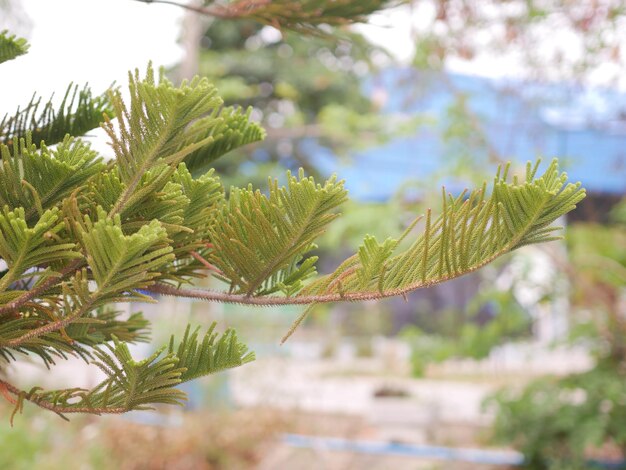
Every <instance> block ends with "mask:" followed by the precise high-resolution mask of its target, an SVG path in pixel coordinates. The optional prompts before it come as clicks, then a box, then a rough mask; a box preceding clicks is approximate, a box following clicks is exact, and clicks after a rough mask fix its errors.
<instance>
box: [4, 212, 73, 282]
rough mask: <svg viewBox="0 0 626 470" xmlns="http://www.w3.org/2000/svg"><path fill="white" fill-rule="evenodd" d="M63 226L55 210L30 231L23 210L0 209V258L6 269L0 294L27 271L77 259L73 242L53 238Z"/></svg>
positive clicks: (43, 215)
mask: <svg viewBox="0 0 626 470" xmlns="http://www.w3.org/2000/svg"><path fill="white" fill-rule="evenodd" d="M64 226H65V224H64V222H62V221H61V220H60V214H59V210H58V209H56V208H54V209H49V210H47V211H46V212H44V213H43V214H42V215H41V217H40V218H39V220H38V221H37V223H36V224H35V225H34V227H32V228H29V227H28V225H27V223H26V217H25V213H24V209H23V208H18V209H16V210H15V211H9V210H8V207H7V206H5V207H4V209H2V210H0V258H2V259H3V260H4V261H5V262H6V263H7V266H8V271H7V272H6V273H5V274H4V276H2V277H1V278H0V293H2V292H4V291H5V290H6V289H8V287H9V286H10V285H11V284H12V283H13V282H15V281H17V280H19V279H20V278H21V276H22V275H23V274H24V272H25V271H27V270H28V269H30V268H34V267H37V266H42V265H43V266H46V265H48V264H49V263H53V262H58V261H64V260H68V259H73V258H77V257H80V254H78V253H77V252H76V251H75V244H74V243H71V242H63V240H62V239H61V240H55V239H54V237H55V236H56V234H57V233H59V232H60V231H61V230H62V229H63V228H64Z"/></svg>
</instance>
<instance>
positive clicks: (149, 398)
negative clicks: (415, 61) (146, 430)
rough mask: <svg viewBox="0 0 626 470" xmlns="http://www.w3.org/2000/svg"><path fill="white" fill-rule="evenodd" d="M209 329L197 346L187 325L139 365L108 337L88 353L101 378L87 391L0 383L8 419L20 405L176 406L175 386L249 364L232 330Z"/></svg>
mask: <svg viewBox="0 0 626 470" xmlns="http://www.w3.org/2000/svg"><path fill="white" fill-rule="evenodd" d="M214 330H215V324H213V325H212V326H211V327H210V328H209V330H208V331H207V333H206V334H205V335H204V337H203V338H202V341H199V337H198V336H199V335H198V329H196V330H195V331H194V332H193V333H190V327H189V326H188V327H187V329H186V331H185V335H184V337H183V340H182V341H181V342H180V343H179V344H178V346H175V341H174V338H173V337H172V339H171V340H170V344H169V348H166V347H162V348H160V349H159V350H157V351H155V352H154V353H153V354H152V355H151V356H150V357H148V358H146V359H144V360H142V361H136V360H134V359H133V358H132V356H131V354H130V351H129V350H128V346H127V345H126V344H125V343H123V342H120V340H119V339H118V338H117V337H115V336H112V337H111V339H112V342H113V344H112V345H111V344H108V343H105V344H104V349H103V348H98V347H96V348H95V350H94V356H95V357H96V360H95V361H94V362H93V363H94V364H95V365H96V366H97V367H98V368H99V369H100V370H102V371H103V372H104V373H105V375H106V376H107V378H106V379H105V380H104V381H103V382H101V383H100V384H98V385H97V386H96V387H94V388H93V389H92V390H85V389H79V388H73V389H62V390H54V391H47V392H46V391H43V390H41V389H40V388H39V387H36V388H34V389H32V390H31V391H29V392H25V391H21V390H19V389H18V388H17V387H15V386H13V385H11V384H10V383H8V382H6V381H0V387H4V390H0V392H4V393H2V394H3V395H5V397H6V392H7V391H8V392H9V393H11V394H12V395H14V396H15V397H16V399H11V397H9V401H11V403H13V404H14V405H15V410H14V413H13V415H15V413H17V412H18V411H19V412H21V411H22V407H23V402H24V400H27V401H31V402H33V403H35V404H36V405H38V406H41V407H42V408H46V409H48V410H51V411H54V412H56V413H58V414H60V415H63V414H65V413H92V414H102V413H124V412H127V411H131V410H145V409H152V405H154V404H175V405H181V404H183V403H184V401H185V400H186V395H185V393H184V392H182V391H180V390H177V389H176V388H174V387H175V386H176V385H178V384H180V383H182V382H185V381H188V380H192V379H196V378H198V377H201V376H205V375H208V374H213V373H216V372H219V371H221V370H224V369H228V368H233V367H237V366H240V365H243V364H246V363H248V362H250V361H252V360H254V354H253V353H250V352H248V348H247V347H246V346H245V345H244V344H242V343H240V342H239V341H238V339H237V336H236V335H235V333H234V332H233V331H232V330H228V331H227V332H225V333H224V334H223V335H222V336H220V337H218V334H217V333H216V332H215V331H214ZM164 352H165V354H163V353H164Z"/></svg>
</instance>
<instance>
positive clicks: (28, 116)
mask: <svg viewBox="0 0 626 470" xmlns="http://www.w3.org/2000/svg"><path fill="white" fill-rule="evenodd" d="M53 98H54V95H53V96H51V97H50V99H49V100H48V101H46V102H43V101H42V98H41V97H38V96H37V95H33V97H32V98H31V100H30V102H29V103H28V104H27V105H26V106H25V107H24V108H22V109H19V108H18V110H17V111H16V112H15V114H13V115H8V114H7V115H5V116H4V117H3V118H2V120H1V121H0V143H2V144H5V145H12V144H15V143H17V142H19V141H20V140H21V139H24V138H26V137H27V136H30V140H31V141H32V142H33V143H34V144H35V145H37V146H39V145H41V143H42V142H44V141H45V143H47V144H48V145H53V144H56V143H57V142H61V141H62V140H63V139H64V138H65V137H66V136H67V135H71V136H73V137H79V136H82V135H84V134H86V133H87V132H89V131H90V130H92V129H95V128H96V127H98V126H99V125H100V123H101V122H102V121H103V120H104V115H107V116H109V117H113V111H112V109H111V106H110V104H109V100H108V97H107V94H102V95H99V96H95V97H94V96H93V95H92V92H91V89H90V88H89V87H88V86H87V85H85V86H84V87H83V88H82V89H80V88H79V87H78V85H74V84H70V85H69V86H68V87H67V90H66V91H65V95H64V96H63V99H62V100H61V103H60V104H59V105H58V106H57V107H56V108H55V106H54V104H53Z"/></svg>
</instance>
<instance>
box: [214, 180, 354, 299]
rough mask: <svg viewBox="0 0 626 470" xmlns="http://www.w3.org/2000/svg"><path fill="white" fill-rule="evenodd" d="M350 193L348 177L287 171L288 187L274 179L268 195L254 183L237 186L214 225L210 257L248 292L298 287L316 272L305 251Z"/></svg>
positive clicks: (237, 288) (233, 287) (236, 286)
mask: <svg viewBox="0 0 626 470" xmlns="http://www.w3.org/2000/svg"><path fill="white" fill-rule="evenodd" d="M345 199H346V191H345V190H344V188H343V182H337V181H336V178H334V177H333V178H331V179H329V180H328V181H326V183H325V184H324V185H323V186H322V185H319V184H318V185H316V184H315V182H314V181H313V179H312V178H305V177H304V174H303V172H302V171H301V172H300V175H299V178H296V177H294V176H292V175H291V174H290V173H288V174H287V187H279V186H278V182H277V181H271V180H270V182H269V196H265V195H264V194H262V193H261V192H260V191H253V190H252V188H248V189H238V188H232V189H231V193H230V198H229V200H228V202H227V203H226V204H225V205H224V207H223V208H222V210H221V212H220V213H219V214H218V215H217V217H216V219H215V222H214V223H213V224H212V226H211V228H210V234H209V240H210V242H211V243H212V245H213V250H212V251H211V252H210V253H209V255H208V260H209V261H210V262H211V264H213V265H214V266H216V267H217V268H218V269H219V270H220V271H221V272H222V273H224V278H225V279H227V280H228V282H230V284H231V291H237V292H244V293H245V294H246V295H247V296H252V295H253V294H255V293H258V292H257V291H259V289H261V292H263V293H271V292H273V291H276V290H279V289H280V290H283V291H290V292H292V291H294V288H300V287H301V285H302V281H303V280H304V279H306V278H307V277H309V276H310V275H311V274H313V273H314V267H313V263H314V261H315V260H309V261H304V262H303V263H302V264H300V265H299V266H298V263H299V262H300V260H302V258H303V256H304V255H305V254H306V253H307V252H308V251H310V250H311V249H312V248H313V247H314V245H313V241H314V240H315V238H317V237H318V236H320V235H321V234H322V233H323V232H324V230H325V229H326V226H327V225H328V224H329V223H330V222H332V221H333V220H334V219H335V218H336V217H337V214H336V213H334V212H333V211H334V210H335V209H336V207H337V206H339V205H340V204H341V203H342V202H344V201H345Z"/></svg>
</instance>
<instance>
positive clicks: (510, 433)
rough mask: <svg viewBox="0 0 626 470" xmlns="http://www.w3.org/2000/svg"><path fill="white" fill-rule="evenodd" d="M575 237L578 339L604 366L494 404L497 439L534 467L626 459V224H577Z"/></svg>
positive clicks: (537, 384) (571, 242) (506, 394)
mask: <svg viewBox="0 0 626 470" xmlns="http://www.w3.org/2000/svg"><path fill="white" fill-rule="evenodd" d="M621 207H624V206H621ZM620 210H621V209H620ZM620 210H616V211H615V212H614V213H615V214H617V215H619V214H620ZM567 241H568V246H569V255H570V263H571V264H570V266H569V267H568V269H567V270H568V272H569V274H570V279H571V283H572V292H573V295H572V304H573V308H572V312H571V319H572V321H573V322H574V326H573V327H572V330H571V338H570V341H571V342H573V343H576V344H583V345H584V346H585V347H587V348H588V350H589V351H590V352H591V353H592V354H593V355H594V357H595V358H596V366H595V367H594V368H592V369H591V370H589V371H587V372H584V373H578V374H573V375H570V376H566V377H564V378H542V379H539V380H536V381H533V382H532V383H530V384H529V385H528V386H527V387H526V388H525V389H523V390H521V391H519V390H518V391H512V390H504V391H501V392H499V393H497V394H496V395H495V396H493V397H492V398H491V399H489V400H488V401H487V402H486V405H487V406H490V407H492V408H493V409H495V410H496V411H497V417H496V421H495V426H494V430H493V431H494V432H493V434H494V437H495V438H496V440H497V441H498V442H500V443H508V444H512V445H513V446H515V447H516V448H518V449H519V450H520V451H521V452H523V453H524V455H525V458H526V462H527V465H526V466H527V468H532V469H573V470H575V469H584V468H597V467H596V466H594V463H593V459H594V458H595V457H597V458H599V459H600V460H604V461H606V460H611V459H616V460H618V461H620V460H621V461H624V459H626V302H624V300H625V297H626V224H624V223H622V222H621V221H620V220H619V219H618V220H616V223H615V224H614V225H611V226H600V225H593V224H577V225H575V226H573V227H571V228H570V229H569V231H568V236H567ZM615 468H618V467H615ZM619 468H626V463H624V465H623V466H622V467H619Z"/></svg>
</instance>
